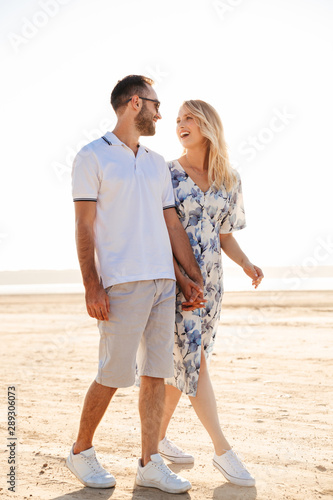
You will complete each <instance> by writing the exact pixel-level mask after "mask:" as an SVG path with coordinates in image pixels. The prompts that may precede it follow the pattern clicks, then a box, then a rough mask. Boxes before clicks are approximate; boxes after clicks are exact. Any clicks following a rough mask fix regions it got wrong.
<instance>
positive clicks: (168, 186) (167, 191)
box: [162, 163, 175, 210]
mask: <svg viewBox="0 0 333 500" xmlns="http://www.w3.org/2000/svg"><path fill="white" fill-rule="evenodd" d="M162 203H163V210H165V209H166V208H172V207H175V197H174V194H173V187H172V182H171V174H170V170H169V168H168V166H167V164H166V163H165V177H164V185H163V193H162Z"/></svg>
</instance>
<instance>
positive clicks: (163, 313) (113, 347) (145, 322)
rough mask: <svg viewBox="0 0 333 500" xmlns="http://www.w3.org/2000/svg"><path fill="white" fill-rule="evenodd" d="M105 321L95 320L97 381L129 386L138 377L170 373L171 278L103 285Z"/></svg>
mask: <svg viewBox="0 0 333 500" xmlns="http://www.w3.org/2000/svg"><path fill="white" fill-rule="evenodd" d="M106 292H107V294H108V296H109V299H110V314H109V320H108V321H98V327H99V331H100V343H99V365H98V374H97V377H96V379H95V380H96V382H98V383H99V384H101V385H105V386H107V387H129V386H131V385H133V384H134V381H135V369H136V363H137V366H138V372H139V375H140V376H142V375H146V376H149V377H157V378H168V377H171V376H172V375H173V344H174V322H175V281H173V280H170V279H157V280H149V281H134V282H130V283H120V284H117V285H113V286H111V287H109V288H107V289H106Z"/></svg>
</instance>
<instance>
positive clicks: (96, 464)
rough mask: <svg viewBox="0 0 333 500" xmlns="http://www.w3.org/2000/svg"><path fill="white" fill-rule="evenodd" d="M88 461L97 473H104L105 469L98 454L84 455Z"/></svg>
mask: <svg viewBox="0 0 333 500" xmlns="http://www.w3.org/2000/svg"><path fill="white" fill-rule="evenodd" d="M84 459H85V461H86V463H87V464H88V465H89V467H91V469H92V470H93V471H94V472H96V473H97V474H103V473H104V472H105V469H104V468H103V467H102V466H101V464H100V463H99V462H98V460H97V457H96V455H92V456H91V457H84Z"/></svg>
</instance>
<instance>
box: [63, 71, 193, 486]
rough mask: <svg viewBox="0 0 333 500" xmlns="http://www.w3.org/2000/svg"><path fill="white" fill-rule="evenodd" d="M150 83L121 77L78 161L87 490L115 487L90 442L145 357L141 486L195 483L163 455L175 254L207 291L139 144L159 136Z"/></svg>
mask: <svg viewBox="0 0 333 500" xmlns="http://www.w3.org/2000/svg"><path fill="white" fill-rule="evenodd" d="M152 84H153V81H152V80H150V79H149V78H146V77H143V76H138V75H130V76H127V77H125V78H124V79H123V80H120V81H119V82H118V83H117V85H116V86H115V88H114V89H113V91H112V94H111V104H112V107H113V109H114V111H115V113H116V115H117V124H116V127H115V129H114V130H113V132H112V133H111V132H107V133H106V134H105V136H103V137H102V138H100V139H97V140H95V141H93V142H92V143H90V144H88V145H87V146H85V147H84V148H83V149H82V150H81V151H80V152H79V153H78V154H77V156H76V158H75V160H74V165H73V176H72V178H73V198H74V202H75V219H76V244H77V251H78V258H79V263H80V267H81V273H82V278H83V284H84V286H85V291H86V295H85V297H86V306H87V311H88V313H89V315H90V316H91V317H93V318H96V319H97V320H98V326H99V330H100V347H99V367H98V374H97V377H96V379H95V381H94V382H93V383H92V385H91V386H90V388H89V390H88V392H87V395H86V398H85V402H84V407H83V410H82V415H81V421H80V428H79V432H78V436H77V440H76V442H75V443H74V445H73V447H72V450H71V452H70V455H69V457H68V458H67V462H66V464H67V467H68V468H69V469H70V470H71V471H72V472H73V473H74V474H75V475H76V477H77V478H78V479H79V480H80V481H81V482H82V483H83V484H84V485H86V486H90V487H93V488H110V487H112V486H114V485H115V484H116V481H115V478H114V477H113V476H112V475H111V474H110V473H109V472H107V471H106V470H105V469H104V468H103V467H102V466H101V465H100V464H99V462H98V460H97V458H96V455H95V450H94V447H93V445H92V440H93V436H94V433H95V430H96V428H97V426H98V424H99V422H100V421H101V419H102V417H103V415H104V413H105V411H106V409H107V407H108V405H109V402H110V401H111V399H112V396H113V395H114V394H115V392H116V390H117V388H119V387H128V386H131V385H133V383H134V378H135V366H136V359H137V364H138V370H139V373H140V375H141V385H140V396H139V412H140V419H141V436H142V457H141V459H140V460H139V464H138V472H137V477H136V482H137V484H139V485H141V486H148V487H155V488H159V489H161V490H163V491H167V492H169V493H181V492H184V491H187V490H188V489H190V488H191V484H190V483H189V481H187V480H186V479H183V478H182V477H180V476H177V475H176V474H173V473H172V471H171V470H170V469H169V468H168V467H167V466H166V465H165V464H164V462H163V460H162V458H161V456H160V455H159V454H158V452H157V447H158V439H159V429H160V423H161V417H162V413H163V402H164V378H167V377H170V376H172V374H173V357H172V351H173V325H174V314H175V313H174V308H175V295H174V294H175V281H174V280H175V276H174V269H173V257H172V252H173V254H174V256H175V258H176V259H177V261H178V262H179V263H180V264H181V266H182V267H183V269H184V270H185V272H186V273H187V274H188V275H189V276H190V277H191V278H192V279H193V280H194V281H195V283H196V284H197V285H196V284H195V283H193V289H192V300H193V301H197V300H198V297H199V298H200V297H202V292H201V288H200V287H199V286H198V285H200V286H201V285H202V277H201V273H200V270H199V268H198V265H197V263H196V260H195V258H194V256H193V253H192V249H191V246H190V243H189V239H188V237H187V235H186V233H185V231H184V230H183V228H182V225H181V223H180V222H179V220H178V216H177V213H176V211H175V208H174V198H173V190H172V185H171V179H170V174H169V170H168V168H167V165H166V163H165V161H164V159H163V158H162V157H161V156H160V155H158V154H156V153H155V152H153V151H150V150H149V149H147V148H145V147H143V146H142V145H140V143H139V137H140V136H141V135H147V136H148V135H154V134H155V126H156V122H157V121H158V120H159V119H160V118H161V115H160V112H159V105H160V103H159V101H158V99H157V95H156V93H155V91H154V89H153V87H152ZM170 241H171V245H170ZM95 253H96V257H97V258H96V259H95Z"/></svg>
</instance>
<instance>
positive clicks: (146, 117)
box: [135, 88, 162, 135]
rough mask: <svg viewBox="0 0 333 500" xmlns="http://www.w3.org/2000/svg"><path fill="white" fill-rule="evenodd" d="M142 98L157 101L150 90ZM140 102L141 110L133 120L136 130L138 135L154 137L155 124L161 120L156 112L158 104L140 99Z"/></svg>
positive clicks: (157, 111)
mask: <svg viewBox="0 0 333 500" xmlns="http://www.w3.org/2000/svg"><path fill="white" fill-rule="evenodd" d="M143 97H146V98H147V99H153V100H156V101H158V99H157V95H156V92H155V91H154V90H153V89H152V88H150V89H149V90H148V92H147V93H145V95H143ZM141 102H142V108H141V110H140V112H139V114H138V115H137V116H136V118H135V125H136V128H137V129H138V131H139V132H140V135H155V132H156V129H155V127H156V122H157V120H160V119H161V118H162V116H161V115H160V113H159V110H158V108H159V105H158V102H152V101H146V100H145V99H141Z"/></svg>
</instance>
